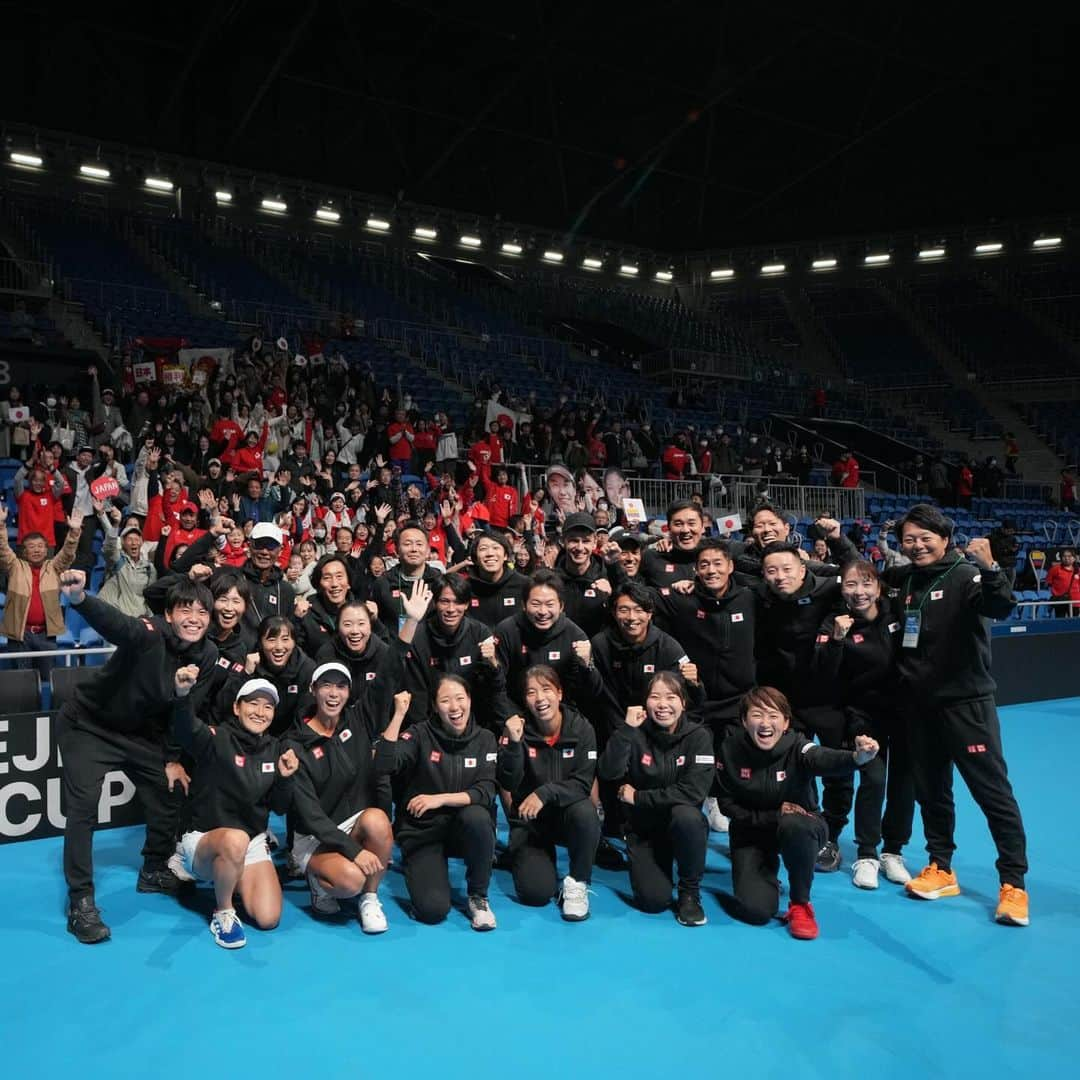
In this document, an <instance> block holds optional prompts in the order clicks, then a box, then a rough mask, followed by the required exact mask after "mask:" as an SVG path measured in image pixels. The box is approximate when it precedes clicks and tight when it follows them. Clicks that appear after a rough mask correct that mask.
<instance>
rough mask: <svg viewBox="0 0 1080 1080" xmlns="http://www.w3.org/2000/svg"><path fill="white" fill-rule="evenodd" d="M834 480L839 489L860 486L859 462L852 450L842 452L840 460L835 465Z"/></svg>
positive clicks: (833, 468) (833, 470) (833, 469)
mask: <svg viewBox="0 0 1080 1080" xmlns="http://www.w3.org/2000/svg"><path fill="white" fill-rule="evenodd" d="M832 480H833V483H834V484H835V485H836V486H837V487H842V488H857V487H858V486H859V462H858V460H857V459H856V457H855V455H854V454H853V453H852V452H851V451H850V450H844V451H842V452H841V454H840V458H839V460H838V461H835V462H834V463H833V467H832Z"/></svg>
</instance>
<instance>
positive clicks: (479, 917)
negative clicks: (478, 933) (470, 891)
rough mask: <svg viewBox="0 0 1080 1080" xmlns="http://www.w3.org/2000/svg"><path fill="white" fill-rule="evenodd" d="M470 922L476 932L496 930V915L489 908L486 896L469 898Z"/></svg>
mask: <svg viewBox="0 0 1080 1080" xmlns="http://www.w3.org/2000/svg"><path fill="white" fill-rule="evenodd" d="M469 922H471V923H472V928H473V929H474V930H494V929H495V913H494V912H493V911H492V910H491V908H490V907H489V906H488V902H487V897H486V896H470V897H469Z"/></svg>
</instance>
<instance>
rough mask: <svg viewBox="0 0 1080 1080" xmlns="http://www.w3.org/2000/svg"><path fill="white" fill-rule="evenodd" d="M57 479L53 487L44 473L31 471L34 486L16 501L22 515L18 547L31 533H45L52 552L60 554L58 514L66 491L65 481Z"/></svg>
mask: <svg viewBox="0 0 1080 1080" xmlns="http://www.w3.org/2000/svg"><path fill="white" fill-rule="evenodd" d="M57 477H58V478H57V479H54V480H53V482H52V484H50V483H49V482H48V478H47V477H46V475H45V470H44V469H40V468H33V469H31V470H30V486H29V487H27V488H24V489H23V490H22V492H21V493H20V494H19V496H18V498H17V500H16V506H17V507H18V512H19V535H18V538H17V540H16V542H17V543H19V544H21V543H22V542H23V541H24V540H25V539H26V538H27V537H28V536H29V535H30V534H31V533H41V535H42V536H44V537H45V543H46V544H47V545H48V548H49V551H50V552H53V551H55V550H56V521H57V513H56V511H57V507H58V506H60V497H61V495H62V494H63V491H64V483H63V478H62V477H59V474H57ZM60 520H63V518H62V517H61V519H60Z"/></svg>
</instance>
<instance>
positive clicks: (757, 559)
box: [730, 503, 859, 584]
mask: <svg viewBox="0 0 1080 1080" xmlns="http://www.w3.org/2000/svg"><path fill="white" fill-rule="evenodd" d="M747 524H748V525H749V532H750V535H749V537H748V538H747V539H746V540H732V541H731V542H730V550H731V557H732V558H733V559H734V560H735V571H736V573H737V574H738V575H739V577H740V579H741V580H742V581H744V582H745V583H747V584H751V583H753V582H754V581H756V580H758V579H759V578H760V577H761V561H762V555H763V553H764V551H765V549H766V548H767V547H768V546H769V545H770V544H787V543H790V542H791V520H790V519H789V518H788V516H787V515H786V514H784V512H783V511H782V510H780V509H779V508H778V507H775V506H773V505H772V504H771V503H762V504H760V505H758V506H755V507H754V509H753V510H752V511H751V513H750V520H749V522H748V523H747ZM814 526H815V527H816V529H817V532H818V533H819V538H820V539H822V540H824V541H825V546H826V547H827V548H828V550H829V559H828V561H827V562H818V561H817V560H815V559H810V560H809V561H808V562H807V564H806V568H807V569H808V570H809V571H810V572H811V573H812V574H815V575H817V576H818V577H826V578H827V577H832V576H833V575H835V574H836V572H837V570H838V569H839V568H840V567H841V566H842V565H844V564H845V563H848V562H850V561H851V560H852V559H857V558H858V557H859V552H858V550H857V549H856V547H855V545H854V544H853V543H852V542H851V541H850V540H849V539H848V538H847V537H846V536H845V535H844V534H843V531H842V530H841V528H840V522H838V521H837V520H836V519H835V518H827V517H819V518H818V519H817V520H816V521H815V522H814Z"/></svg>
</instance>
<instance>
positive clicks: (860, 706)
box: [811, 597, 903, 730]
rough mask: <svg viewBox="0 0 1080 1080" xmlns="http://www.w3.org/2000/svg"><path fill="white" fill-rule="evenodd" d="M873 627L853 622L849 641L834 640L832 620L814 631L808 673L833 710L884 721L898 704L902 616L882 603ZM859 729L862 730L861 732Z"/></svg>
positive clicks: (830, 616)
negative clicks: (878, 718)
mask: <svg viewBox="0 0 1080 1080" xmlns="http://www.w3.org/2000/svg"><path fill="white" fill-rule="evenodd" d="M879 608H880V610H879V612H878V617H877V618H876V619H874V621H873V622H867V621H866V620H865V619H860V618H856V619H855V621H854V623H852V626H851V629H850V630H849V631H848V632H847V636H846V637H845V638H844V639H843V640H841V641H837V640H836V639H835V638H834V637H833V626H834V625H835V623H836V615H835V614H833V615H828V616H826V618H825V621H824V622H823V623H822V624H821V626H820V627H819V628H818V633H817V639H816V642H815V645H814V659H813V664H812V668H811V671H812V674H813V677H814V680H815V681H820V682H821V683H822V684H823V686H822V690H823V692H824V694H825V695H826V700H827V701H829V702H830V703H831V704H833V705H840V706H844V707H845V708H847V709H854V710H858V711H859V712H861V713H865V714H867V715H869V716H871V717H883V716H884V715H886V714H889V713H891V712H892V710H893V709H894V708H895V705H896V654H897V652H898V651H899V648H900V639H901V637H902V636H903V626H902V625H901V617H900V616H899V615H897V614H896V612H895V611H893V610H892V609H891V607H890V606H889V605H888V604H887V603H886V602H885V598H884V597H882V601H881V603H880V605H879ZM860 730H861V729H860Z"/></svg>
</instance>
